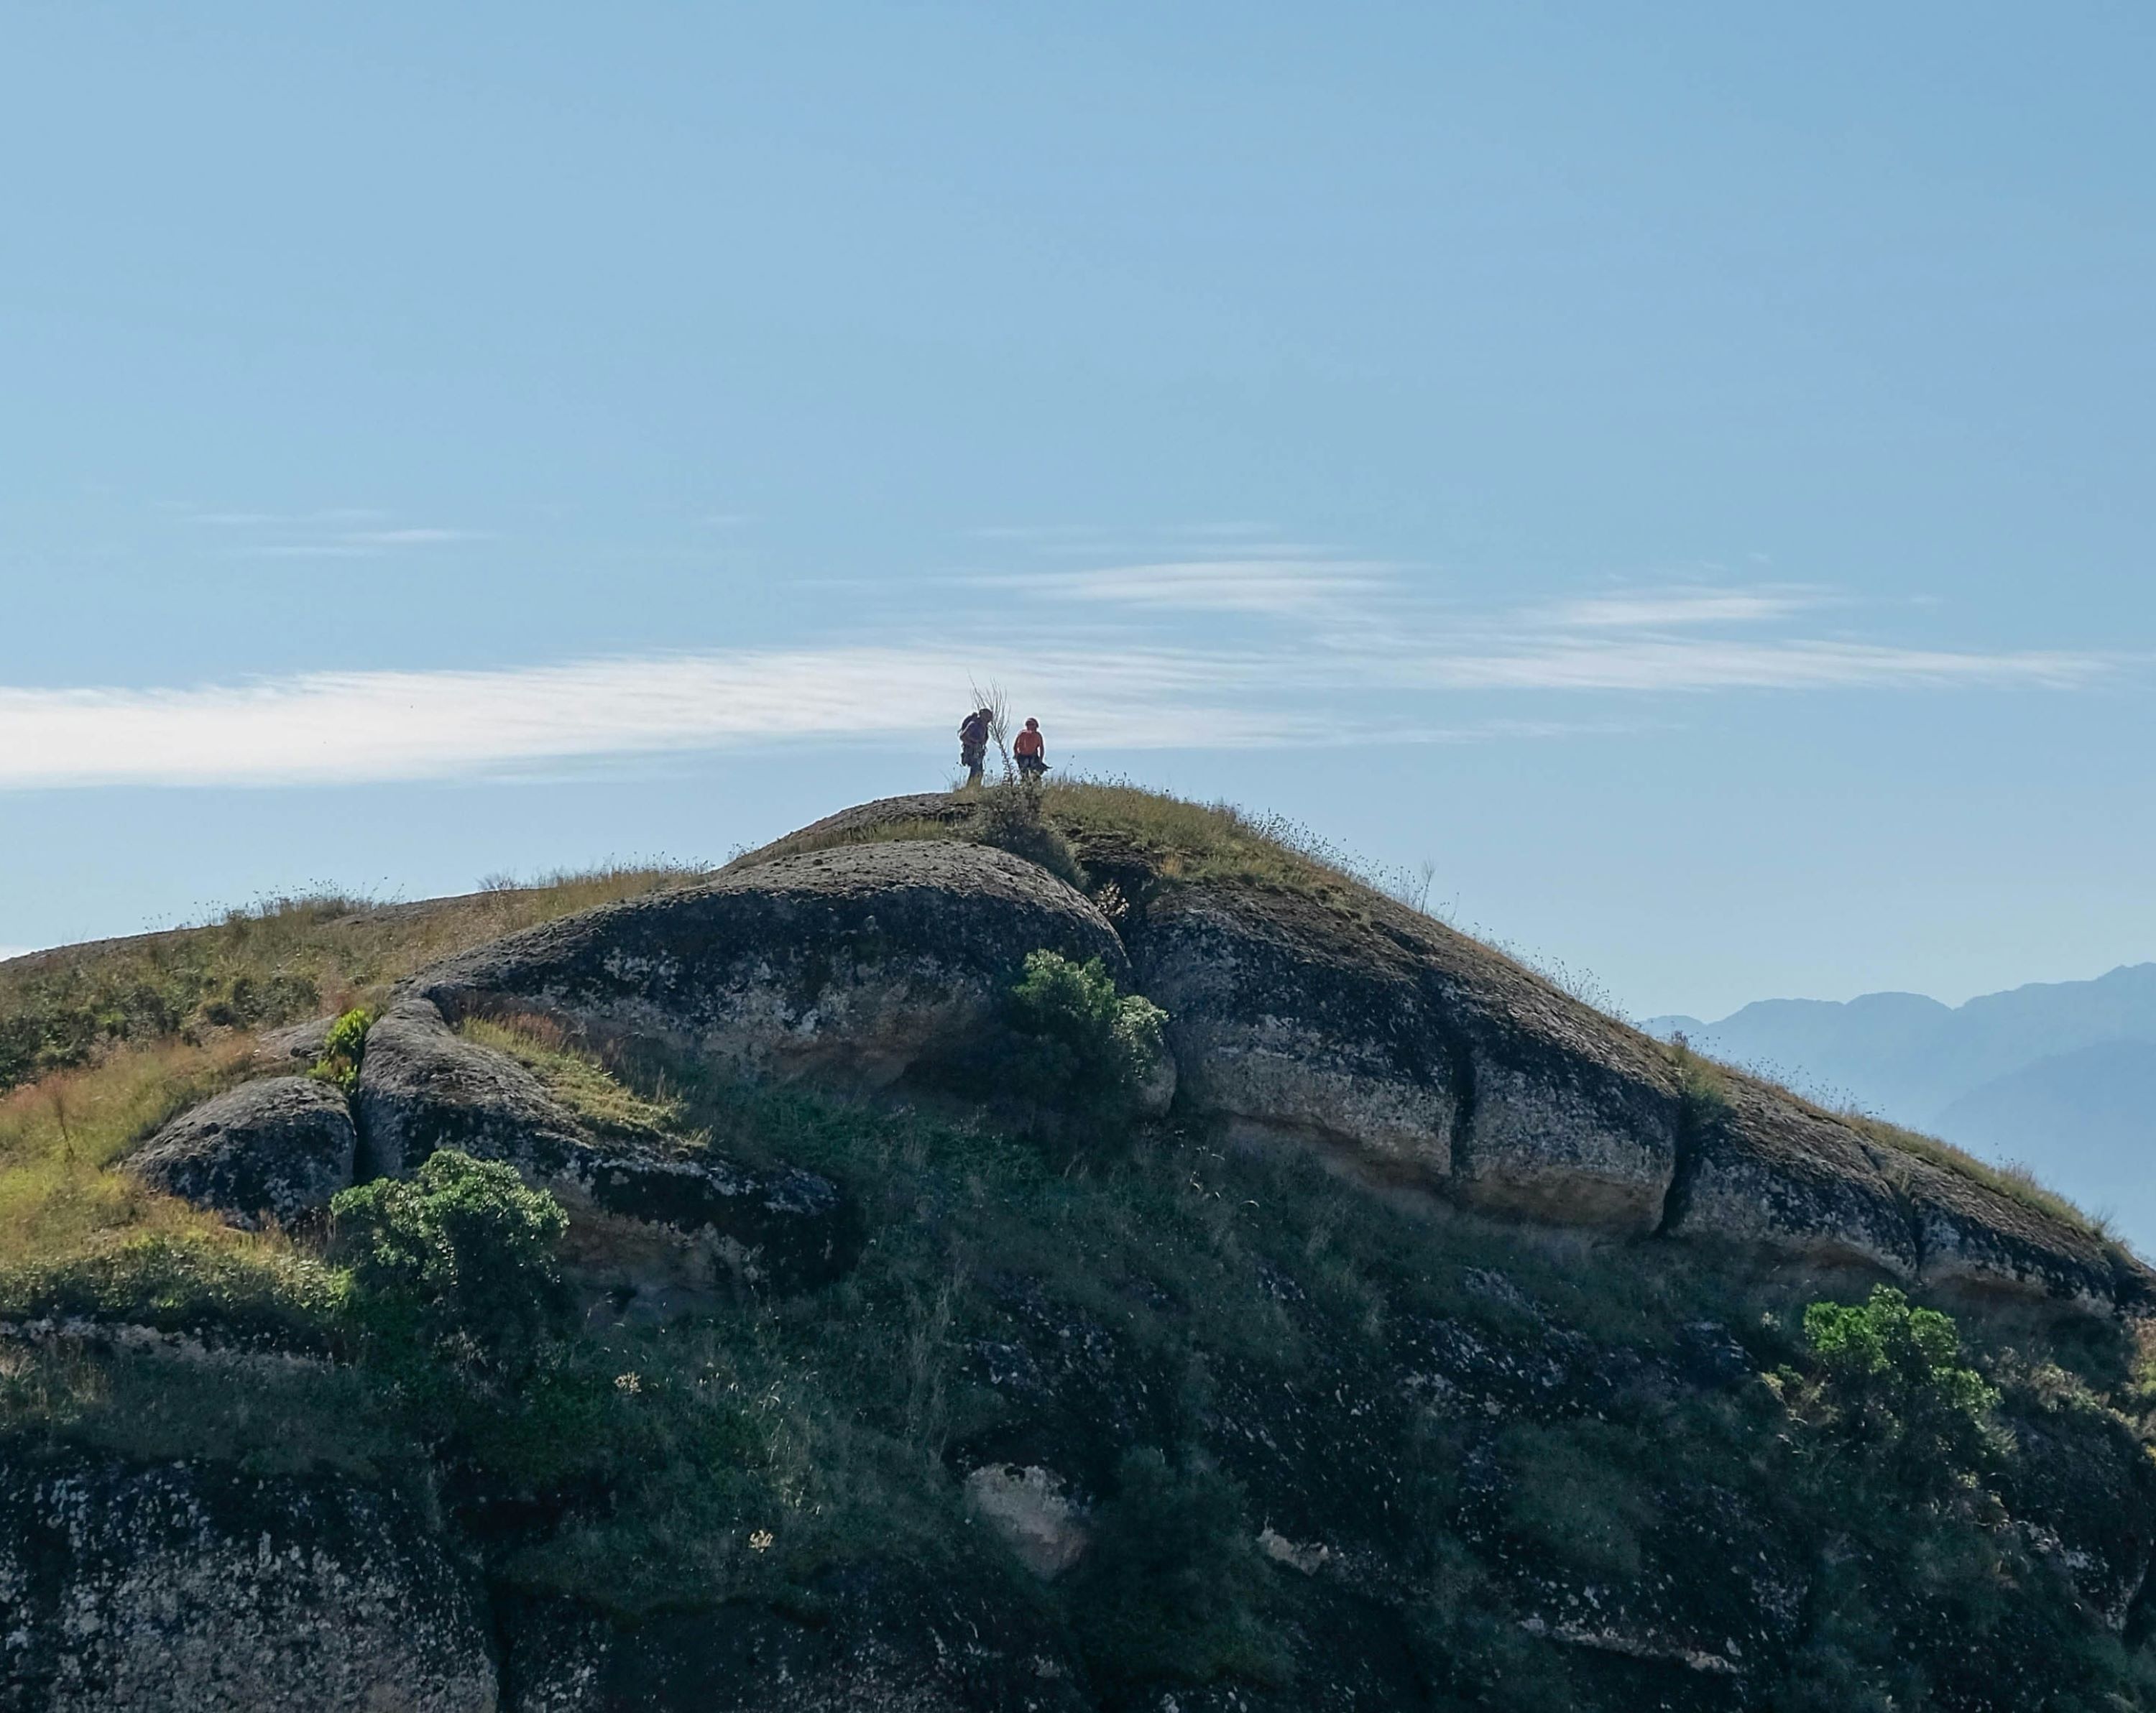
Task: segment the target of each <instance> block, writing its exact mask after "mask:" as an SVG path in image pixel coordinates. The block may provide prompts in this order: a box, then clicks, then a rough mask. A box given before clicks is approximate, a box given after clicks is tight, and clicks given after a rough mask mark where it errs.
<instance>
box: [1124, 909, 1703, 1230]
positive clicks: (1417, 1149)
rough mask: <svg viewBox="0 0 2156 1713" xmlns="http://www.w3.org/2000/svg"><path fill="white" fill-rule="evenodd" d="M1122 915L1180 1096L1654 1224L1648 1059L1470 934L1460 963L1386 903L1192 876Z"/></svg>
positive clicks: (1424, 1176) (1663, 1187) (1571, 1207)
mask: <svg viewBox="0 0 2156 1713" xmlns="http://www.w3.org/2000/svg"><path fill="white" fill-rule="evenodd" d="M1386 906H1389V907H1386ZM1125 931H1126V933H1127V936H1129V939H1130V941H1131V946H1132V960H1133V963H1134V966H1135V967H1136V970H1137V982H1138V986H1139V988H1140V990H1141V991H1142V992H1144V993H1145V994H1146V995H1147V998H1151V999H1152V1000H1154V1001H1155V1002H1156V1003H1158V1004H1160V1005H1162V1006H1163V1007H1164V1008H1166V1009H1167V1011H1168V1014H1169V1018H1170V1023H1169V1028H1170V1033H1171V1039H1172V1041H1173V1045H1174V1048H1175V1052H1176V1058H1177V1062H1178V1068H1179V1070H1180V1074H1181V1077H1182V1080H1183V1088H1184V1090H1185V1091H1186V1095H1185V1098H1186V1100H1187V1102H1188V1105H1189V1106H1190V1108H1191V1109H1192V1110H1193V1111H1197V1112H1210V1113H1215V1114H1218V1115H1219V1116H1223V1117H1224V1118H1225V1119H1226V1120H1227V1121H1229V1125H1230V1126H1231V1128H1234V1129H1236V1130H1240V1131H1256V1132H1267V1131H1270V1132H1277V1133H1282V1134H1286V1135H1291V1136H1292V1135H1302V1136H1311V1137H1313V1138H1317V1139H1319V1140H1322V1141H1327V1142H1329V1143H1332V1144H1334V1145H1335V1146H1342V1147H1344V1148H1346V1149H1347V1150H1348V1151H1350V1152H1351V1153H1352V1154H1353V1157H1354V1158H1355V1159H1356V1161H1357V1162H1358V1164H1360V1165H1362V1166H1363V1167H1366V1168H1367V1169H1368V1170H1370V1171H1371V1172H1373V1173H1375V1174H1376V1175H1378V1176H1381V1177H1388V1178H1394V1179H1400V1178H1405V1179H1408V1180H1409V1181H1413V1182H1419V1183H1421V1184H1423V1185H1424V1187H1430V1188H1443V1189H1445V1190H1446V1191H1448V1192H1450V1193H1453V1194H1455V1195H1457V1196H1459V1197H1460V1198H1462V1199H1465V1200H1467V1201H1469V1202H1471V1203H1476V1204H1478V1205H1481V1206H1484V1207H1490V1208H1501V1209H1507V1210H1513V1211H1520V1212H1527V1213H1535V1214H1538V1215H1541V1216H1542V1217H1544V1218H1555V1219H1560V1220H1563V1221H1566V1222H1568V1223H1579V1224H1592V1225H1599V1226H1604V1227H1609V1228H1615V1229H1618V1230H1625V1231H1635V1232H1647V1231H1651V1230H1653V1229H1654V1228H1655V1227H1656V1225H1657V1224H1658V1223H1660V1221H1661V1213H1662V1206H1663V1203H1664V1200H1665V1198H1666V1194H1667V1192H1668V1189H1669V1186H1670V1184H1671V1182H1672V1180H1673V1179H1674V1177H1675V1174H1676V1128H1677V1116H1678V1108H1679V1101H1678V1098H1677V1093H1676V1081H1675V1078H1674V1076H1673V1074H1671V1071H1670V1069H1669V1068H1668V1066H1667V1064H1666V1062H1664V1061H1662V1060H1661V1059H1660V1058H1658V1056H1657V1055H1655V1054H1654V1053H1653V1052H1652V1051H1651V1049H1647V1048H1645V1047H1644V1046H1640V1047H1637V1048H1635V1047H1634V1046H1633V1045H1632V1044H1631V1043H1630V1042H1629V1041H1626V1040H1625V1039H1624V1038H1623V1037H1621V1036H1619V1037H1617V1038H1615V1039H1614V1040H1613V1039H1610V1038H1609V1035H1608V1033H1607V1032H1606V1031H1604V1030H1597V1029H1594V1028H1587V1027H1584V1026H1583V1024H1582V1023H1581V1021H1580V1019H1579V1018H1578V1016H1576V1015H1574V1013H1584V1012H1585V1011H1586V1008H1584V1007H1581V1006H1578V1005H1576V1004H1575V1003H1573V1002H1571V1001H1569V1000H1567V999H1565V998H1563V996H1562V995H1558V994H1555V993H1554V992H1551V991H1550V990H1548V989H1547V988H1545V987H1542V986H1541V985H1540V984H1538V983H1537V982H1534V981H1533V980H1532V978H1530V977H1527V976H1526V974H1525V972H1521V971H1517V970H1516V969H1514V968H1513V967H1512V966H1509V965H1506V964H1504V963H1503V962H1502V961H1501V960H1498V959H1495V958H1492V957H1489V955H1488V954H1487V953H1481V949H1480V948H1475V951H1476V952H1477V953H1480V963H1481V967H1478V961H1477V959H1476V958H1475V957H1470V956H1466V955H1464V954H1463V951H1462V949H1461V948H1462V947H1464V946H1466V945H1467V944H1468V942H1465V941H1462V942H1461V946H1449V945H1447V944H1446V943H1445V940H1446V938H1447V936H1446V931H1445V930H1444V929H1442V928H1441V927H1440V926H1438V925H1437V924H1435V923H1433V922H1428V921H1418V920H1414V919H1411V913H1409V912H1408V911H1405V910H1401V909H1400V908H1399V906H1397V905H1389V901H1388V900H1373V907H1372V908H1370V909H1368V910H1365V911H1364V912H1362V913H1351V912H1347V911H1344V910H1340V909H1337V908H1336V907H1334V906H1332V905H1328V904H1327V903H1326V902H1324V901H1322V900H1318V899H1317V898H1313V897H1311V896H1308V895H1301V894H1297V893H1292V892H1286V891H1260V890H1258V889H1255V888H1250V887H1240V886H1235V885H1226V884H1211V885H1190V886H1181V887H1175V888H1164V889H1162V890H1160V891H1159V892H1158V894H1157V895H1155V896H1154V897H1153V898H1152V900H1149V901H1148V903H1147V907H1146V909H1145V910H1144V912H1143V914H1142V916H1141V917H1140V918H1139V919H1138V920H1137V921H1134V922H1132V924H1130V925H1129V926H1127V928H1126V930H1125ZM1450 938H1451V939H1454V940H1457V939H1458V938H1459V936H1450ZM1589 1015H1590V1016H1591V1015H1592V1013H1589ZM1597 1021H1598V1022H1599V1019H1598V1020H1597Z"/></svg>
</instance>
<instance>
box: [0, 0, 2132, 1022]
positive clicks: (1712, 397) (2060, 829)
mask: <svg viewBox="0 0 2156 1713" xmlns="http://www.w3.org/2000/svg"><path fill="white" fill-rule="evenodd" d="M2152 74H2156V21H2152V18H2151V16H2150V14H2148V13H2147V12H2146V10H2145V9H2143V8H2133V7H2128V6H2125V5H2116V6H2105V5H2089V6H2082V7H2076V8H2054V9H2053V10H2052V12H2051V13H2050V14H2049V15H2039V14H2038V13H2035V12H2032V11H2031V10H2030V8H2007V7H1986V6H1974V7H1972V6H1966V5H1963V6H1954V7H1948V6H1943V5H1938V6H1930V5H1911V6H1907V7H1899V8H1891V9H1887V8H1859V7H1854V6H1848V7H1840V6H1827V7H1815V8H1800V9H1789V8H1784V9H1782V10H1780V11H1778V12H1775V13H1772V14H1771V15H1770V13H1768V11H1767V10H1766V9H1763V8H1729V7H1723V6H1710V5H1705V4H1701V5H1697V6H1688V5H1678V4H1672V5H1669V6H1662V7H1656V8H1604V7H1589V6H1585V5H1578V6H1571V7H1556V6H1533V5H1526V6H1518V7H1490V8H1474V9H1470V8H1422V7H1406V6H1400V7H1393V6H1385V5H1376V4H1373V5H1369V6H1363V7H1356V8H1318V7H1303V8H1285V7H1275V6H1266V5H1257V4H1248V3H1245V4H1239V5H1235V6H1227V5H1218V6H1211V5H1190V6H1184V7H1178V8H1158V7H1138V6H1115V5H1104V6H1098V7H1090V8H1063V9H1060V10H1056V11H1051V10H1050V9H1049V8H1019V7H996V8H991V7H987V6H973V7H943V6H933V5H921V6H907V7H902V8H901V7H847V6H835V5H834V6H817V5H803V6H798V7H789V8H720V7H704V8H689V7H655V6H654V7H645V8H606V9H605V10H604V11H603V12H602V11H598V10H593V9H592V8H569V7H554V6H543V5H542V6H531V5H526V6H519V7H514V8H512V7H508V6H500V7H487V6H480V5H475V6H470V7H461V8H420V7H416V6H399V5H391V4H384V5H378V6H375V7H370V8H364V10H363V14H362V13H361V12H360V11H357V10H355V9H349V8H348V9H346V11H345V12H344V13H336V12H333V11H331V9H327V8H285V9H281V10H279V9H272V8H241V7H236V6H234V7H223V6H213V7H204V8H187V9H185V11H184V12H182V10H181V9H178V8H150V7H146V6H135V7H120V6H73V5H65V6H63V5H59V4H45V5H28V6H22V7H17V8H11V9H10V11H9V13H8V16H7V18H6V19H5V21H4V22H0V151H4V155H5V158H6V159H8V161H9V162H11V163H12V170H11V171H10V172H9V173H8V179H7V187H6V190H5V192H4V194H0V833H4V837H0V946H5V945H14V946H35V945H44V944H51V943H56V942H59V941H65V940H69V939H74V938H80V937H85V936H92V935H98V934H105V933H113V932H124V931H131V930H134V929H136V928H139V927H141V926H148V925H155V924H162V923H167V922H171V921H182V920H187V919H188V918H189V917H191V916H193V915H199V914H200V913H202V912H203V911H204V910H208V909H211V908H213V907H214V906H216V905H220V904H223V903H227V902H233V901H243V900H246V899H248V898H250V897H253V896H256V895H262V894H265V893H275V892H278V891H281V890H289V889H291V888H295V887H300V886H305V885H310V884H316V883H328V884H336V885H345V886H348V887H362V888H369V889H372V890H377V891H379V892H382V893H384V894H389V895H404V896H417V895H425V894H429V893H432V892H436V891H440V890H461V889H464V888H466V887H469V886H470V885H473V884H475V882H476V881H477V880H479V879H480V877H481V876H482V875H485V874H490V873H495V872H500V871H521V872H531V871H535V870H539V869H547V868H551V867H553V866H557V865H560V864H581V863H585V862H589V861H594V860H598V859H606V858H609V857H617V856H629V855H636V854H670V855H673V856H675V857H680V858H707V857H709V858H716V857H721V856H723V855H724V854H726V851H727V850H728V849H731V847H732V846H734V845H736V844H742V843H748V842H754V841H757V840H759V839H762V838H765V837H767V836H768V835H770V834H772V833H775V832H777V831H779V830H781V829H783V828H785V827H787V826H788V825H790V824H793V823H798V822H799V821H801V820H803V819H806V818H809V817H810V816H812V815H814V814H816V813H822V812H823V811H824V810H826V809H828V808H832V807H834V806H836V805H837V804H839V803H842V802H845V801H850V800H853V799H855V798H860V797H863V796H866V795H870V794H878V793H882V792H891V791H898V790H906V789H913V788H919V787H924V786H933V785H936V784H938V783H941V782H943V781H944V780H945V779H947V777H948V772H949V768H950V765H951V762H952V754H951V751H952V741H951V740H950V738H949V736H948V732H949V730H950V728H951V726H952V725H953V724H954V723H955V721H956V720H957V715H958V713H959V712H960V711H961V710H962V707H963V705H964V704H965V702H966V700H967V689H968V680H969V679H971V680H998V681H1000V682H1001V683H1003V684H1004V685H1006V686H1008V687H1009V690H1011V692H1012V694H1013V696H1014V700H1015V701H1016V702H1017V703H1018V704H1019V711H1020V712H1031V713H1035V714H1038V715H1039V716H1040V717H1041V718H1042V720H1043V722H1044V724H1045V726H1047V728H1048V731H1049V735H1050V746H1051V759H1054V760H1056V761H1058V762H1060V763H1062V764H1064V765H1066V766H1071V767H1084V768H1090V769H1091V770H1093V771H1096V772H1102V773H1109V774H1126V775H1128V776H1130V777H1134V778H1137V779H1141V780H1144V781H1147V782H1157V783H1161V784H1164V785H1168V786H1170V787H1173V788H1176V789H1178V790H1181V791H1183V792H1188V793H1190V794H1193V795H1197V796H1201V797H1207V798H1211V797H1227V798H1233V799H1235V800H1237V801H1240V802H1243V803H1247V804H1250V805H1252V806H1253V807H1261V808H1271V809H1276V810H1278V811H1281V812H1283V813H1286V814H1288V815H1291V816H1292V817H1294V818H1297V819H1299V820H1301V821H1304V822H1306V823H1309V824H1311V825H1312V826H1313V827H1315V828H1318V829H1320V830H1321V831H1322V832H1324V833H1327V835H1329V836H1331V837H1332V838H1333V839H1336V840H1337V841H1338V842H1339V843H1341V844H1344V845H1346V846H1347V847H1349V848H1351V849H1354V850H1356V851H1358V852H1359V853H1361V854H1363V856H1365V857H1366V858H1367V859H1369V860H1370V861H1372V862H1373V863H1377V864H1391V865H1397V866H1399V867H1403V868H1412V867H1413V866H1414V865H1415V864H1419V863H1420V862H1422V861H1423V860H1424V859H1428V860H1429V861H1430V862H1432V863H1433V864H1435V871H1436V872H1435V882H1434V885H1433V887H1432V897H1433V899H1434V900H1436V901H1440V902H1441V903H1443V904H1444V905H1445V906H1446V907H1447V908H1448V909H1449V910H1450V911H1451V912H1452V914H1453V915H1455V918H1456V919H1457V920H1459V921H1461V922H1462V923H1463V925H1466V926H1474V927H1477V928H1480V929H1481V930H1482V931H1486V932H1487V933H1489V934H1491V935H1492V936H1496V937H1499V938H1501V939H1503V940H1505V941H1509V942H1512V943H1513V944H1516V945H1517V946H1520V947H1522V949H1524V950H1527V951H1531V952H1533V953H1535V954H1537V955H1538V956H1540V957H1543V958H1544V959H1545V960H1548V961H1550V962H1558V963H1562V964H1563V966H1565V967H1567V968H1568V970H1570V971H1571V972H1573V974H1574V975H1575V976H1578V977H1582V978H1588V977H1591V978H1592V979H1593V980H1594V982H1596V983H1597V984H1598V985H1599V988H1600V989H1601V990H1602V991H1603V992H1606V993H1607V994H1608V995H1609V998H1610V999H1611V1000H1612V1001H1613V1002H1614V1003H1617V1004H1619V1005H1620V1006H1622V1007H1624V1008H1626V1009H1628V1010H1630V1011H1631V1012H1633V1013H1635V1014H1643V1015H1644V1014H1647V1013H1655V1012H1660V1011H1669V1010H1682V1011H1687V1012H1691V1013H1695V1014H1700V1015H1707V1016H1712V1015H1717V1014H1719V1013H1722V1012H1723V1011H1727V1010H1728V1009H1730V1008H1733V1007H1734V1006H1736V1005H1737V1004H1739V1003H1743V1001H1745V1000H1747V999H1750V998H1758V997H1761V996H1763V995H1767V994H1804V995H1814V996H1817V997H1823V998H1840V997H1846V996H1848V995H1850V994H1853V993H1856V992H1861V991H1865V990H1866V989H1872V988H1878V987H1904V988H1912V989H1917V990H1919V991H1922V992H1931V993H1934V994H1936V995H1938V996H1939V997H1941V998H1946V999H1948V1000H1950V1001H1951V1000H1958V999H1960V998H1965V997H1967V996H1968V995H1969V994H1970V993H1974V992H1981V991H1984V990H1986V989H1989V988H1995V987H2004V986H2009V985H2012V984H2014V983H2015V982H2021V981H2026V980H2035V979H2061V978H2068V977H2086V976H2092V975H2095V974H2097V973H2099V972H2102V970H2104V969H2107V968H2108V967H2112V965H2114V964H2117V963H2120V962H2133V961H2138V960H2140V959H2144V958H2149V957H2156V889H2152V888H2151V887H2150V886H2149V885H2148V851H2149V849H2150V848H2151V843H2152V837H2151V835H2152V833H2156V792H2152V791H2151V790H2150V786H2151V783H2152V778H2151V775H2152V763H2151V761H2150V755H2149V749H2150V746H2149V742H2148V737H2149V729H2150V714H2151V710H2152V701H2151V694H2150V692H2151V685H2152V680H2153V679H2156V595H2152V593H2151V592H2150V591H2151V577H2150V572H2151V568H2152V567H2151V564H2150V551H2149V543H2150V538H2151V525H2152V523H2156V481H2152V477H2153V476H2156V468H2152V464H2156V459H2152V452H2156V428H2152V421H2151V406H2150V403H2149V401H2150V399H2151V398H2152V397H2156V326H2152V317H2151V315H2150V314H2149V310H2148V305H2150V304H2151V303H2152V302H2156V206H2152V203H2156V192H2152V188H2151V178H2150V175H2149V173H2148V162H2149V161H2150V160H2152V159H2156V108H2152V104H2150V103H2149V102H2148V100H2147V99H2146V93H2147V90H2148V89H2149V88H2150V87H2151V86H2152V82H2156V79H2153V78H2152Z"/></svg>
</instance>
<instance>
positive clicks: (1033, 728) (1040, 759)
mask: <svg viewBox="0 0 2156 1713" xmlns="http://www.w3.org/2000/svg"><path fill="white" fill-rule="evenodd" d="M1011 759H1012V760H1013V761H1014V762H1017V763H1018V776H1019V778H1021V779H1038V778H1039V777H1040V776H1041V775H1042V774H1044V773H1045V772H1047V771H1048V746H1047V744H1046V743H1045V741H1043V740H1042V738H1041V736H1040V722H1039V721H1038V720H1029V721H1026V722H1025V730H1024V731H1021V732H1020V733H1019V735H1018V736H1017V737H1016V738H1015V739H1014V740H1013V741H1012V743H1011Z"/></svg>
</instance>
